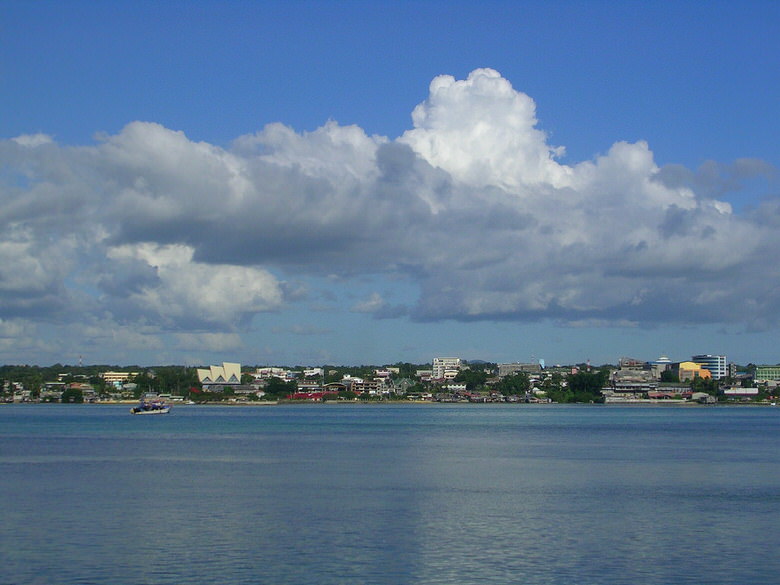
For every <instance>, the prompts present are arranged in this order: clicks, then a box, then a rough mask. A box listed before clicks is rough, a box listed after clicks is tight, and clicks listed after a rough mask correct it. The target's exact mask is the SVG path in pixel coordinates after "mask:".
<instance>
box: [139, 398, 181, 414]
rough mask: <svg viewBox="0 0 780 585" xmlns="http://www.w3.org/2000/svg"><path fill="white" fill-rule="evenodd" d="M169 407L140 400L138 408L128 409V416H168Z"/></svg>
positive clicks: (162, 403) (161, 403)
mask: <svg viewBox="0 0 780 585" xmlns="http://www.w3.org/2000/svg"><path fill="white" fill-rule="evenodd" d="M170 411H171V407H170V405H168V404H165V403H164V402H146V401H144V400H142V401H141V402H139V403H138V406H134V407H133V408H131V409H130V414H168V413H169V412H170Z"/></svg>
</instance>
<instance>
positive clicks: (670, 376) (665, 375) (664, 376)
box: [661, 370, 680, 384]
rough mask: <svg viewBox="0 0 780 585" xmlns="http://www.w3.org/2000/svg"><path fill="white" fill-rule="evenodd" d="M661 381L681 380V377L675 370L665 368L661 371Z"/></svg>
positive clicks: (677, 381)
mask: <svg viewBox="0 0 780 585" xmlns="http://www.w3.org/2000/svg"><path fill="white" fill-rule="evenodd" d="M661 382H674V383H678V384H679V382H680V377H679V376H678V375H677V374H675V373H674V370H664V371H663V372H661Z"/></svg>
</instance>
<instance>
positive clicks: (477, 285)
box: [0, 1, 780, 365]
mask: <svg viewBox="0 0 780 585" xmlns="http://www.w3.org/2000/svg"><path fill="white" fill-rule="evenodd" d="M0 27H2V34H1V35H0V79H2V87H3V91H2V92H0V107H1V108H2V111H3V112H5V113H6V115H4V116H2V117H0V226H2V230H0V234H2V235H0V260H1V261H2V263H1V264H0V266H2V268H0V362H3V363H39V364H49V363H55V362H61V363H74V362H76V361H77V360H78V359H79V356H83V359H84V361H86V362H88V363H116V364H158V363H189V364H208V363H218V362H220V361H222V360H237V361H241V362H242V363H248V364H251V363H258V364H266V363H267V364H271V363H276V364H288V365H293V364H310V365H315V364H320V363H339V364H361V363H392V362H395V361H401V360H403V361H413V362H425V361H430V359H431V358H432V357H434V356H435V355H458V356H460V357H463V358H465V359H487V360H494V361H515V360H520V361H525V360H530V359H531V358H532V357H533V358H544V359H545V361H546V362H547V363H573V362H578V361H584V360H586V359H590V360H591V361H593V362H594V363H604V362H616V361H617V359H618V358H619V357H621V356H623V355H629V356H634V357H639V358H644V359H654V358H656V357H658V356H659V355H661V354H667V355H669V356H670V357H671V358H672V359H685V358H688V357H689V356H690V355H691V354H694V353H725V354H727V355H728V356H729V358H730V359H733V360H735V361H737V362H740V363H747V362H751V361H752V362H756V363H765V362H771V363H776V362H777V361H778V360H779V359H780V357H778V352H777V350H776V349H775V344H774V343H773V342H774V341H775V340H776V339H777V333H778V325H779V324H780V322H779V321H778V317H780V313H778V311H779V310H780V272H779V271H778V269H777V267H776V266H775V262H774V253H775V252H776V250H777V249H778V245H780V236H779V235H778V234H780V230H778V227H780V221H779V220H780V216H779V215H778V214H779V213H780V205H778V203H779V201H778V183H777V168H778V165H780V160H779V159H778V149H777V139H776V137H777V136H778V134H779V132H778V131H779V130H780V128H778V126H779V125H780V123H779V122H778V116H777V104H778V103H780V82H779V81H778V79H777V71H778V70H780V63H778V61H779V60H780V46H779V45H780V41H779V40H778V39H780V35H779V34H778V33H780V30H778V29H780V6H778V5H777V3H774V2H746V3H739V4H737V3H728V2H713V3H707V4H706V5H702V4H701V3H693V2H677V3H662V2H658V3H654V2H645V3H638V2H631V3H612V2H558V3H541V2H538V3H536V2H533V3H532V2H528V3H517V2H483V3H474V2H433V1H431V2H411V1H410V2H394V3H379V2H365V1H364V2H297V3H296V2H262V3H259V2H165V3H152V2H67V3H61V2H12V1H8V2H4V3H2V4H1V5H0ZM413 112H414V117H413Z"/></svg>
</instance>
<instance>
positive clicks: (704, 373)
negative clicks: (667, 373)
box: [675, 362, 712, 382]
mask: <svg viewBox="0 0 780 585" xmlns="http://www.w3.org/2000/svg"><path fill="white" fill-rule="evenodd" d="M675 369H676V370H677V379H678V380H680V382H687V381H690V380H693V379H694V378H704V379H710V378H712V372H710V371H709V370H708V369H707V368H704V367H702V366H701V365H699V364H697V363H696V362H680V363H679V364H677V366H676V368H675Z"/></svg>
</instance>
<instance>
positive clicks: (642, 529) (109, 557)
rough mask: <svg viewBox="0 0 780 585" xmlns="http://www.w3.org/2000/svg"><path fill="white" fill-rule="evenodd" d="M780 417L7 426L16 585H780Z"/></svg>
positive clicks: (398, 414)
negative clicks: (513, 584) (516, 584)
mask: <svg viewBox="0 0 780 585" xmlns="http://www.w3.org/2000/svg"><path fill="white" fill-rule="evenodd" d="M779 438H780V409H777V408H772V407H720V406H717V407H668V406H667V407H664V406H659V407H652V406H642V407H623V406H613V405H608V406H597V405H573V406H568V405H465V404H464V405H460V404H454V405H440V404H426V405H422V404H421V405H409V404H380V405H360V404H324V405H279V406H264V407H228V406H225V407H222V406H176V407H174V409H173V411H172V412H171V414H169V415H165V416H146V417H138V416H135V417H134V416H130V415H129V412H128V407H127V406H112V405H5V406H0V510H2V520H1V522H0V583H1V584H3V585H27V584H41V585H44V584H45V585H52V584H58V585H76V584H79V585H88V584H90V585H91V584H94V585H109V584H111V585H114V584H128V585H145V584H148V585H163V584H176V585H180V584H187V585H205V584H267V585H309V584H312V585H314V584H317V585H319V584H322V585H331V584H333V585H336V584H339V585H341V584H356V585H371V584H376V585H401V584H426V585H428V584H429V585H434V584H437V585H438V584H509V583H518V584H528V585H537V584H538V585H558V584H560V585H564V584H565V585H591V584H593V585H612V584H629V583H630V584H677V583H680V584H687V583H690V584H710V585H718V584H741V585H750V584H756V585H758V584H767V585H769V584H776V583H778V582H780V560H779V559H780V554H778V546H780V449H778V439H779Z"/></svg>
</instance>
